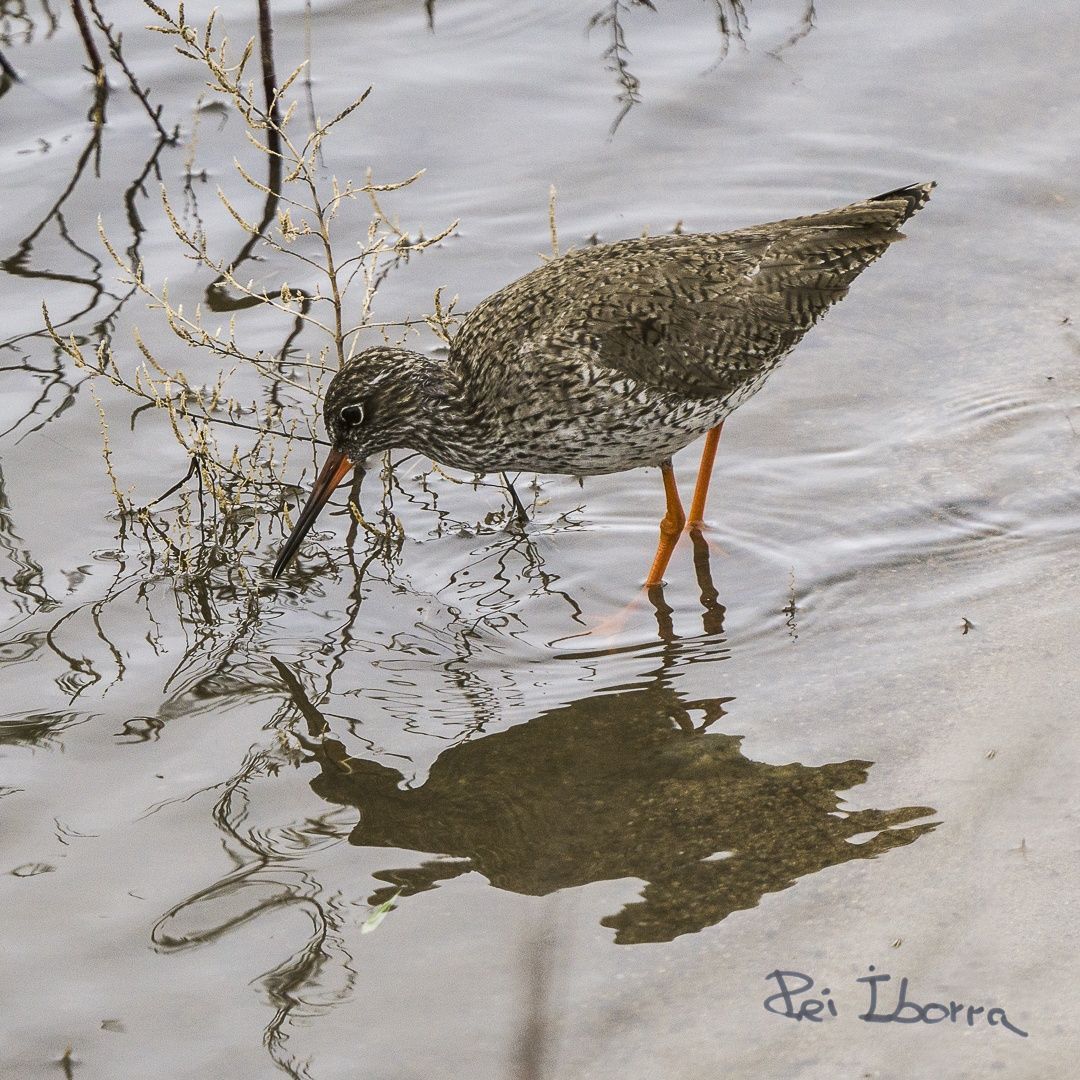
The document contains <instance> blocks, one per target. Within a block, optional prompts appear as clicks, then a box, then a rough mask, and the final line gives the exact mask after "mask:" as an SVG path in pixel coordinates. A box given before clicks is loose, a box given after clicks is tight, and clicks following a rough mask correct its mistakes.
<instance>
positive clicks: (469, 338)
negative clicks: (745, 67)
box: [455, 185, 930, 398]
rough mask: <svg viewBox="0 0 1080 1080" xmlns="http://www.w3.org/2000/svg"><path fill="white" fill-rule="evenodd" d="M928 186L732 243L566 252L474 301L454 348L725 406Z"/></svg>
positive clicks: (881, 246)
mask: <svg viewBox="0 0 1080 1080" xmlns="http://www.w3.org/2000/svg"><path fill="white" fill-rule="evenodd" d="M929 188H930V185H922V186H918V187H913V188H904V189H900V190H899V191H897V192H890V193H887V194H886V195H882V196H878V197H877V198H876V199H868V200H865V201H864V202H861V203H854V204H852V205H850V206H846V207H841V208H839V209H837V210H830V211H825V212H824V213H820V214H813V215H810V216H808V217H803V218H791V219H788V220H786V221H778V222H773V223H771V224H769V225H759V226H755V227H753V228H749V229H742V230H739V231H737V232H732V233H724V234H717V235H712V234H690V235H681V236H659V237H652V238H649V239H640V240H624V241H621V242H619V243H615V244H607V245H603V246H600V247H594V248H585V249H582V250H578V251H574V252H571V253H570V254H568V255H566V256H564V257H563V258H561V259H558V260H556V261H554V262H551V263H549V264H547V265H546V266H543V267H540V268H539V269H537V270H535V271H533V272H532V273H531V274H528V275H526V276H525V277H524V278H521V279H519V280H518V281H516V282H513V283H512V284H511V285H509V286H507V287H506V288H505V289H503V290H502V291H500V292H499V293H496V294H495V295H494V296H492V297H489V298H488V300H486V301H484V303H483V304H481V305H480V306H479V307H478V308H477V309H476V310H475V311H474V313H473V315H472V316H470V319H469V320H467V322H466V325H465V326H464V327H463V329H462V336H461V337H462V339H461V340H460V341H459V342H455V351H460V352H461V353H462V354H464V353H465V352H467V351H470V350H471V349H476V350H477V351H480V350H486V349H487V348H495V349H496V350H497V353H498V355H500V356H501V357H502V362H503V363H506V362H507V361H508V360H509V357H511V356H512V355H514V354H515V353H516V352H517V351H518V350H520V348H521V346H522V345H523V344H527V345H528V350H529V352H530V353H531V354H535V353H536V352H537V351H540V352H543V353H547V354H548V355H549V356H550V358H551V361H552V362H558V361H559V359H560V357H570V356H581V355H582V354H584V355H586V356H588V357H589V358H590V359H591V360H592V361H593V362H594V363H596V364H599V365H602V366H603V367H605V368H607V369H610V370H611V371H612V372H613V373H614V374H616V375H623V376H629V377H631V378H633V379H635V380H637V381H640V382H641V383H643V384H645V385H647V386H651V387H654V388H656V389H660V390H667V391H670V392H674V393H678V394H681V395H687V396H693V397H718V398H727V397H729V396H732V395H735V394H737V393H738V392H739V390H740V389H741V388H743V387H744V386H746V385H747V384H748V383H750V382H753V381H755V380H756V379H758V378H760V377H761V376H762V375H764V374H765V373H766V372H767V371H768V370H769V369H770V368H771V367H772V366H773V365H774V364H775V363H776V362H777V361H778V360H779V359H780V358H781V357H782V356H783V355H784V354H785V353H787V352H788V350H789V349H791V348H792V346H794V345H795V344H796V342H798V341H799V339H800V338H801V337H802V336H803V334H805V333H806V331H807V330H809V329H810V327H811V326H813V325H814V323H815V322H816V321H817V320H818V319H819V318H820V317H821V316H822V315H823V314H824V313H825V311H827V310H828V308H829V307H831V306H832V305H833V304H835V303H836V302H837V301H838V300H840V299H841V298H842V297H843V296H844V295H845V294H846V293H847V290H848V287H849V286H850V284H851V282H852V281H854V279H855V278H856V277H858V275H859V274H860V273H861V272H862V271H863V270H864V269H865V268H866V267H867V266H868V265H869V264H870V263H871V262H873V261H874V260H875V259H876V258H878V256H880V255H881V253H882V252H883V251H884V250H885V249H886V248H887V247H888V246H889V245H890V244H891V243H893V241H895V240H897V239H898V238H899V237H900V235H901V234H900V233H899V232H898V231H897V230H898V228H899V226H900V224H902V223H903V221H905V220H906V219H907V218H908V217H909V216H910V215H911V214H912V213H914V211H915V210H916V209H918V208H919V207H920V206H921V205H923V203H925V201H926V198H927V197H928V196H929ZM478 316H479V317H478ZM474 320H475V322H476V324H477V326H476V329H479V330H481V331H483V333H482V334H480V335H476V336H474V335H473V334H471V333H470V330H471V329H473V328H471V327H470V325H469V324H470V323H474ZM532 362H535V360H533V361H532Z"/></svg>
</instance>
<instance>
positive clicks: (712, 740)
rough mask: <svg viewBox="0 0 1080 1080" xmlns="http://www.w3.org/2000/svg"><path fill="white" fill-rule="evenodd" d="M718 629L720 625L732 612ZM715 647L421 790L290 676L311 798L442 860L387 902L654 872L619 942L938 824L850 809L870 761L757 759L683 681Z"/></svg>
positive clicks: (680, 654) (652, 934) (514, 733)
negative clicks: (472, 879) (353, 740)
mask: <svg viewBox="0 0 1080 1080" xmlns="http://www.w3.org/2000/svg"><path fill="white" fill-rule="evenodd" d="M662 613H663V609H662V608H658V617H662ZM706 617H707V618H709V617H711V618H712V619H716V618H718V617H722V608H720V607H719V605H715V604H714V605H713V606H712V607H711V608H707V611H706ZM703 643H707V644H708V646H709V647H710V649H711V650H715V648H716V644H717V642H716V639H715V638H712V637H711V636H710V638H704V639H703V638H698V639H688V640H687V641H679V640H678V639H675V638H674V637H671V638H669V639H668V640H667V641H666V643H665V644H664V646H663V648H662V650H661V653H660V656H659V663H658V666H657V667H656V668H655V670H653V671H651V672H649V673H647V674H645V675H643V676H642V677H639V678H637V679H635V680H634V681H632V682H630V683H628V684H626V685H623V686H620V687H616V688H614V689H612V690H610V691H607V692H595V691H593V692H591V693H589V694H588V695H587V696H585V697H583V698H580V699H579V700H577V701H574V702H571V703H569V704H567V705H563V706H560V707H558V708H553V709H549V710H547V711H545V712H543V713H541V714H540V715H538V716H536V717H535V718H533V719H532V720H530V721H529V722H527V723H523V724H520V725H518V726H516V727H513V728H511V729H509V730H506V731H502V732H499V733H497V734H493V735H487V736H485V737H483V738H479V739H475V740H473V741H469V742H465V743H459V744H457V745H455V746H453V747H451V748H450V749H448V750H446V751H445V752H444V753H443V754H442V755H441V756H440V757H439V758H438V760H437V761H436V762H435V764H434V765H433V766H432V767H431V770H430V772H429V774H428V776H427V779H426V780H425V781H424V782H423V783H422V784H420V785H419V786H416V787H413V788H403V787H402V786H401V785H402V783H403V782H404V780H405V777H404V776H403V775H402V773H400V772H398V771H397V770H396V769H393V768H390V767H388V766H386V765H384V764H381V763H379V762H376V761H370V760H364V759H361V758H357V757H351V756H349V755H348V754H347V753H346V751H345V749H344V746H343V744H342V743H341V742H339V741H338V740H337V739H335V738H333V737H332V736H330V735H329V734H328V732H329V727H328V725H327V724H326V722H325V721H324V720H323V719H322V718H321V716H320V715H319V713H318V711H317V710H316V709H315V708H314V707H313V706H312V705H311V703H310V702H309V701H308V700H307V699H306V697H305V696H304V692H303V690H302V688H301V686H300V683H299V681H298V680H297V679H296V677H295V676H294V675H293V674H292V673H291V672H290V671H289V669H288V668H286V667H285V666H284V665H280V664H279V665H278V669H279V671H280V672H281V674H282V677H283V679H284V680H285V682H286V684H287V686H288V687H289V689H290V691H291V692H292V694H293V695H294V700H295V703H296V704H297V706H298V707H299V709H300V710H301V711H302V713H303V715H304V716H305V718H306V720H307V728H308V734H307V736H306V737H305V738H304V740H303V741H304V742H305V744H306V747H307V749H308V751H309V753H310V755H311V760H312V761H313V762H316V763H318V765H319V766H320V769H321V771H320V774H319V776H317V777H316V778H315V779H314V780H312V782H311V787H312V789H313V790H314V791H315V792H316V793H317V794H318V795H319V796H320V797H322V798H323V799H326V800H327V801H328V802H331V803H336V804H340V805H343V806H354V807H356V808H358V809H359V811H360V823H359V824H358V825H357V826H356V827H355V828H354V829H353V831H352V833H351V834H350V837H349V840H350V842H351V843H353V844H356V845H359V846H363V847H367V848H380V847H385V848H395V849H401V848H404V849H410V850H413V851H417V852H423V853H429V854H431V855H434V856H437V857H436V858H432V859H429V860H427V861H425V862H423V863H422V864H421V865H419V866H416V867H411V868H402V869H393V868H388V869H386V870H384V871H381V872H378V873H376V874H375V877H376V878H377V879H378V880H380V881H383V882H385V883H386V885H385V887H383V888H380V889H378V890H376V891H375V892H374V893H373V894H372V896H371V897H370V898H369V899H370V902H371V903H373V904H375V903H382V902H385V901H386V900H389V899H390V898H392V897H394V896H395V894H399V893H400V897H399V899H400V898H404V897H408V896H411V895H414V894H416V893H419V892H424V891H426V890H428V889H432V888H435V887H437V886H438V885H439V884H440V883H442V882H445V881H448V880H450V879H452V878H455V877H457V876H459V875H461V874H464V873H468V872H470V871H477V872H479V873H480V874H483V875H484V877H486V878H487V879H488V881H489V882H490V883H491V884H492V885H494V886H495V887H496V888H499V889H505V890H508V891H511V892H516V893H521V894H524V895H528V896H541V895H545V894H547V893H551V892H554V891H556V890H559V889H565V888H567V887H571V886H577V885H586V884H588V883H590V882H594V881H604V880H613V879H619V878H638V879H641V880H643V881H645V882H646V885H645V887H644V889H643V891H642V897H641V900H640V901H638V902H636V903H632V904H629V905H627V906H626V907H624V908H623V910H622V911H620V912H618V913H617V914H613V915H609V916H607V917H605V918H604V919H603V920H602V922H603V925H605V926H608V927H611V928H612V929H614V930H615V940H616V941H617V942H620V943H627V944H630V943H637V942H655V941H670V940H672V939H673V938H675V937H678V936H679V935H681V934H690V933H695V932H697V931H698V930H701V929H703V928H705V927H707V926H711V925H714V924H716V923H718V922H720V921H721V920H722V919H724V918H725V917H726V916H727V915H729V914H730V913H731V912H733V911H738V910H741V909H745V908H752V907H754V906H756V905H757V903H758V901H759V900H760V899H761V897H762V896H764V895H765V894H766V893H770V892H778V891H780V890H782V889H786V888H788V887H790V886H791V885H794V884H795V882H796V881H797V880H798V879H799V878H800V877H803V876H805V875H806V874H811V873H814V872H816V871H818V870H822V869H824V868H825V867H827V866H833V865H836V864H838V863H843V862H847V861H849V860H852V859H867V858H873V857H875V856H877V855H880V854H882V853H883V852H886V851H889V850H891V849H892V848H895V847H902V846H904V845H906V844H910V843H912V842H913V841H914V840H915V839H917V838H918V837H919V836H921V835H923V834H924V833H926V832H928V831H929V830H931V829H933V828H934V827H935V824H934V823H932V822H929V823H927V822H924V823H921V824H909V823H910V822H912V821H913V820H914V819H917V818H924V817H926V816H927V815H929V814H932V813H933V812H934V811H933V810H931V809H930V808H929V807H925V806H906V807H899V808H896V809H891V810H856V811H851V812H845V811H844V810H843V809H842V807H841V804H842V802H843V800H842V799H841V797H840V795H839V793H840V792H843V791H847V790H848V789H850V788H853V787H857V786H858V785H860V784H862V783H864V782H865V781H866V779H867V774H868V771H869V769H870V766H871V764H872V763H871V762H869V761H861V760H850V761H842V762H835V763H831V764H826V765H818V766H809V765H803V764H799V763H798V762H792V763H788V764H782V765H775V764H770V763H768V762H762V761H754V760H752V759H750V758H748V757H747V756H746V755H745V754H744V753H743V751H742V746H741V743H742V739H741V737H740V736H738V735H725V734H721V733H719V732H715V731H713V730H711V728H712V727H713V725H715V724H716V722H717V721H718V720H720V718H721V717H723V716H724V715H725V708H724V706H725V705H726V704H727V703H728V702H730V701H731V700H732V699H731V698H728V697H722V696H717V697H710V698H698V699H693V700H691V699H689V698H688V697H686V696H685V695H684V694H683V693H681V692H680V691H679V690H678V689H677V680H676V679H675V678H674V673H675V671H676V669H677V668H679V667H681V666H683V665H685V664H687V663H690V662H695V661H696V662H701V661H702V660H703V659H704V657H703V656H698V655H696V653H697V652H700V651H701V645H702V644H703ZM856 840H857V841H858V842H856Z"/></svg>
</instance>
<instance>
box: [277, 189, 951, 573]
mask: <svg viewBox="0 0 1080 1080" xmlns="http://www.w3.org/2000/svg"><path fill="white" fill-rule="evenodd" d="M933 186H934V185H933V184H932V183H927V184H917V185H912V186H910V187H905V188H899V189H897V190H896V191H890V192H886V193H885V194H883V195H878V196H876V197H875V198H872V199H866V200H864V201H863V202H857V203H853V204H851V205H850V206H845V207H841V208H839V209H836V210H827V211H825V212H823V213H819V214H811V215H808V216H806V217H797V218H788V219H786V220H783V221H776V222H771V223H769V224H766V225H756V226H753V227H751V228H747V229H739V230H737V231H735V232H729V233H722V234H711V233H700V234H687V235H674V236H657V237H650V238H647V239H635V240H622V241H619V242H617V243H613V244H604V245H599V246H595V247H589V248H583V249H580V250H577V251H572V252H570V253H569V254H567V255H565V256H563V257H562V258H560V259H556V260H553V261H552V262H549V263H547V264H545V265H544V266H541V267H539V268H537V269H536V270H533V271H532V272H531V273H529V274H526V275H525V276H524V277H522V278H519V279H518V280H517V281H514V282H511V283H510V284H509V285H507V286H506V287H505V288H503V289H500V290H499V291H498V292H496V293H494V294H493V295H491V296H489V297H488V298H487V299H486V300H484V301H482V302H481V303H480V304H478V305H477V306H476V308H474V309H473V311H472V312H471V313H470V315H469V316H468V318H467V319H466V320H465V322H464V323H463V325H462V327H461V329H460V331H459V332H458V334H457V336H456V338H455V339H454V342H453V345H452V347H451V350H450V355H449V356H448V357H446V358H442V359H439V358H434V357H430V356H424V355H422V354H420V353H415V352H409V351H407V350H401V349H389V348H375V349H368V350H366V351H365V352H363V353H361V354H359V355H358V356H357V357H355V358H354V359H353V360H351V361H350V362H349V363H348V364H347V365H346V367H345V368H343V369H342V370H341V371H340V372H338V374H337V375H336V376H335V377H334V379H333V381H332V382H331V384H330V387H329V389H328V391H327V395H326V402H325V408H324V415H325V420H326V425H327V431H328V433H329V435H330V439H331V442H332V444H333V446H334V452H333V454H332V455H331V460H330V461H329V462H328V463H327V466H326V467H325V468H324V470H323V472H322V474H321V476H320V478H319V481H318V482H317V484H316V489H315V492H314V493H313V495H312V498H311V501H310V502H309V504H308V507H307V508H306V509H305V512H304V514H303V515H302V517H301V519H300V521H299V522H298V523H297V527H296V529H295V530H294V531H293V534H292V536H291V537H290V538H289V541H288V542H287V543H286V546H285V548H284V550H283V551H282V554H281V557H280V558H279V560H278V563H277V565H276V566H275V568H274V573H275V574H278V573H280V572H281V570H283V569H284V567H285V566H286V565H287V563H288V561H289V559H290V558H291V557H292V554H293V553H294V552H295V550H296V548H297V547H298V546H299V543H300V540H301V539H302V538H303V535H304V533H305V532H306V531H307V529H308V528H309V527H310V525H311V523H312V522H313V521H314V518H315V514H317V512H318V509H319V507H320V506H321V505H322V504H323V503H324V502H325V500H326V498H327V497H328V496H329V494H330V492H331V491H332V490H333V486H334V485H335V484H336V483H337V482H338V481H339V480H340V479H341V478H342V477H343V476H344V474H345V472H347V471H348V467H349V463H350V462H351V463H353V464H355V465H357V466H360V465H362V463H363V461H364V460H365V459H366V458H367V457H369V456H370V455H371V454H374V453H378V452H380V451H383V450H386V449H390V448H394V447H407V448H409V449H412V450H417V451H420V452H421V453H424V454H426V455H428V456H429V457H431V458H433V459H434V460H436V461H438V462H440V463H441V464H444V465H448V466H451V467H454V468H460V469H465V470H468V471H473V472H492V471H501V470H512V469H513V470H517V469H522V470H530V471H536V472H550V473H569V474H572V475H593V474H597V473H605V472H615V471H620V470H623V469H631V468H636V467H639V466H643V465H661V466H662V467H664V468H665V476H664V479H665V487H666V490H667V495H668V513H667V515H666V517H665V524H664V525H663V526H662V533H663V536H664V539H662V543H661V551H660V552H658V554H657V559H656V560H655V561H654V565H653V569H652V571H650V574H649V583H651V584H655V583H657V582H658V581H659V580H660V575H661V574H662V572H663V568H664V566H666V563H667V558H668V557H669V556H670V549H671V548H673V547H674V539H673V537H677V534H678V532H679V531H681V529H682V526H683V524H684V522H685V515H684V514H683V512H682V507H681V505H680V504H679V501H678V494H677V492H676V491H675V488H674V478H673V476H672V475H671V473H670V459H671V455H672V454H673V453H675V452H676V451H677V450H680V449H681V448H682V447H684V446H686V445H687V444H689V443H690V442H692V441H694V439H696V438H698V437H699V436H701V435H703V434H705V433H706V432H712V433H713V435H712V437H711V439H710V442H709V444H708V445H707V447H706V458H707V459H708V464H709V466H710V467H711V455H712V453H714V452H715V440H716V438H717V437H718V432H719V427H720V425H721V424H722V423H723V420H724V418H725V417H726V416H727V415H728V414H729V413H730V412H731V411H732V409H734V408H735V407H736V406H737V405H738V404H739V403H740V402H741V401H743V400H745V399H746V398H747V397H748V396H749V395H750V394H752V393H754V392H755V391H756V390H757V389H758V388H759V387H760V386H761V384H762V382H763V381H764V379H765V377H766V376H767V375H768V373H769V372H770V371H771V370H772V369H773V368H774V367H775V366H776V364H777V363H778V362H779V361H780V360H781V359H782V358H783V357H784V356H785V355H786V354H787V353H788V352H789V351H790V349H791V348H792V347H793V346H794V345H795V344H796V343H797V342H798V341H799V339H800V338H801V337H802V336H803V334H805V333H806V331H807V330H809V329H810V327H811V326H813V325H814V323H815V322H816V321H817V320H818V319H819V318H820V317H821V316H822V315H823V314H824V313H825V311H826V310H828V308H829V307H831V306H832V305H833V304H834V303H836V302H837V301H838V300H840V299H841V298H842V297H843V296H844V295H845V294H846V293H847V290H848V287H849V286H850V285H851V283H852V281H854V279H855V278H856V277H858V275H859V274H860V273H861V272H862V271H863V270H864V269H865V268H866V267H867V266H868V265H869V264H870V263H871V262H873V261H874V260H875V259H876V258H878V256H880V255H881V254H882V252H884V250H885V249H886V248H887V247H888V246H889V245H890V244H891V243H893V241H895V240H897V239H899V237H900V235H901V234H900V232H899V231H898V230H899V227H900V226H901V225H902V224H903V223H904V222H905V221H906V220H907V219H908V218H909V217H910V216H911V215H912V214H913V213H915V211H916V210H918V209H920V208H921V207H922V206H923V205H925V203H926V201H927V199H928V198H929V197H930V191H931V189H932V187H933ZM707 486H708V475H707V470H706V469H704V468H703V469H702V475H699V481H698V491H697V493H696V494H695V500H694V506H693V507H692V510H691V523H692V524H700V515H701V513H702V512H703V509H704V496H705V491H706V489H707Z"/></svg>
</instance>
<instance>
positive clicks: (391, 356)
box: [273, 346, 432, 577]
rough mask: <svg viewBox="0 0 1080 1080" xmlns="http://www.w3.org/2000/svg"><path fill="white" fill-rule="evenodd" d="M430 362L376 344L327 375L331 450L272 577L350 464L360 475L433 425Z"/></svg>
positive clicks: (286, 561)
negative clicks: (367, 463)
mask: <svg viewBox="0 0 1080 1080" xmlns="http://www.w3.org/2000/svg"><path fill="white" fill-rule="evenodd" d="M431 366H432V361H431V360H430V359H429V358H428V357H426V356H423V355H421V354H419V353H414V352H409V351H408V350H407V349H394V348H390V347H386V346H380V347H378V348H373V349H365V350H364V352H362V353H359V354H357V355H356V356H354V357H353V358H352V359H351V360H349V361H348V363H346V365H345V366H344V367H343V368H342V369H341V370H340V371H339V372H338V373H337V374H336V375H335V376H334V377H333V379H331V380H330V385H329V386H328V387H327V390H326V397H325V399H324V401H323V422H324V423H325V425H326V433H327V435H329V436H330V451H329V453H328V454H327V455H326V461H325V462H324V463H323V467H322V469H321V470H320V472H319V475H318V477H317V479H316V480H315V487H314V488H313V489H312V492H311V496H310V498H309V499H308V501H307V505H306V506H305V507H304V509H303V511H302V512H301V514H300V517H299V518H298V519H297V522H296V526H295V527H294V528H293V531H292V532H291V533H290V534H289V538H288V539H287V540H286V541H285V546H284V547H283V548H282V549H281V554H280V555H279V556H278V560H277V562H276V563H275V564H274V569H273V576H274V577H278V576H279V575H280V574H281V573H282V571H283V570H284V569H285V568H286V567H287V566H288V565H289V563H290V562H291V561H292V558H293V556H294V555H295V554H296V551H297V549H298V548H299V547H300V544H301V543H302V542H303V539H304V537H305V536H306V535H307V533H308V531H309V530H310V528H311V526H312V525H314V524H315V519H316V518H317V517H318V516H319V511H320V510H321V509H322V508H323V506H325V505H326V502H327V500H328V499H329V498H330V496H331V495H332V494H333V492H334V489H335V488H336V487H337V486H338V484H340V483H341V481H342V480H343V479H344V478H345V476H346V475H347V474H348V472H349V470H350V469H353V468H355V469H357V470H358V471H359V474H360V477H361V479H362V478H363V475H364V462H365V461H366V460H367V459H368V458H369V457H371V456H372V455H374V454H380V453H382V452H383V451H384V450H392V449H394V448H395V447H399V446H411V445H413V444H414V443H415V442H417V441H418V437H421V438H422V435H423V433H424V431H425V430H426V429H427V427H428V426H430V424H431V396H432V395H431V390H430V387H429V383H430V381H431V375H430V369H431Z"/></svg>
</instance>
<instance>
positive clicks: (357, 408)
mask: <svg viewBox="0 0 1080 1080" xmlns="http://www.w3.org/2000/svg"><path fill="white" fill-rule="evenodd" d="M339 415H340V416H341V422H342V423H343V424H345V425H347V426H348V427H355V426H356V425H357V424H362V423H363V422H364V406H363V405H346V406H345V408H343V409H342V410H341V412H340V413H339Z"/></svg>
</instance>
